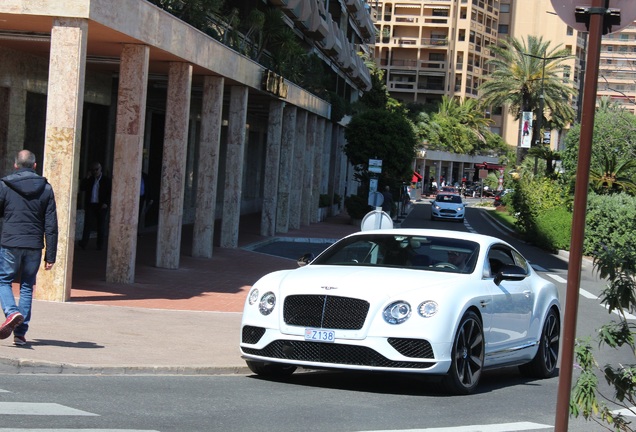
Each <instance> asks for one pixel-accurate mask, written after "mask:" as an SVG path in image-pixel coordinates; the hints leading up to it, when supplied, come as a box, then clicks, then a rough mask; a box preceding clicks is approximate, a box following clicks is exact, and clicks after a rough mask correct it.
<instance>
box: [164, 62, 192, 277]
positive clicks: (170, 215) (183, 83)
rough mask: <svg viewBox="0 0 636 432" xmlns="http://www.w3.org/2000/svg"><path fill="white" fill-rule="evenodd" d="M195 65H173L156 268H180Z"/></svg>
mask: <svg viewBox="0 0 636 432" xmlns="http://www.w3.org/2000/svg"><path fill="white" fill-rule="evenodd" d="M191 87H192V65H190V64H187V63H177V62H173V63H170V67H169V70H168V96H167V103H166V124H165V132H164V141H163V159H162V165H161V188H160V194H159V224H158V226H157V257H156V265H157V267H161V268H170V269H176V268H179V254H180V251H181V223H182V219H183V194H184V188H185V166H186V155H187V150H188V123H189V117H190V91H191Z"/></svg>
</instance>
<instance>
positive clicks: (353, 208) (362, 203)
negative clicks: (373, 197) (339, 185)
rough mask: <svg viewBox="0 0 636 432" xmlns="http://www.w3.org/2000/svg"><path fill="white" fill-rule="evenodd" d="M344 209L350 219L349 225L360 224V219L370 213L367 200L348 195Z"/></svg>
mask: <svg viewBox="0 0 636 432" xmlns="http://www.w3.org/2000/svg"><path fill="white" fill-rule="evenodd" d="M345 208H346V209H347V214H349V216H350V217H351V223H352V224H354V225H357V224H360V222H362V218H364V216H365V215H366V214H367V213H369V211H371V207H370V206H369V203H368V202H367V200H366V199H365V198H364V197H361V196H359V195H349V196H348V197H347V198H345Z"/></svg>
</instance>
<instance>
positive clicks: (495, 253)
mask: <svg viewBox="0 0 636 432" xmlns="http://www.w3.org/2000/svg"><path fill="white" fill-rule="evenodd" d="M514 264H515V260H514V258H513V256H512V251H511V250H510V249H508V248H503V247H499V246H495V247H492V248H491V249H490V250H489V251H488V259H487V260H486V263H485V264H484V265H485V267H486V268H485V269H484V275H486V277H494V276H495V275H496V274H497V273H499V272H500V271H501V268H502V267H503V266H504V265H514Z"/></svg>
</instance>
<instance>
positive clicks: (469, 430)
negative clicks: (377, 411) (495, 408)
mask: <svg viewBox="0 0 636 432" xmlns="http://www.w3.org/2000/svg"><path fill="white" fill-rule="evenodd" d="M552 428H553V426H549V425H544V424H539V423H531V422H518V423H500V424H489V425H470V426H454V427H439V428H427V429H403V430H395V429H391V430H374V431H365V432H517V431H527V430H536V429H552Z"/></svg>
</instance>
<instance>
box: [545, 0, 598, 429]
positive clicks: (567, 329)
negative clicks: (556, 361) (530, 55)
mask: <svg viewBox="0 0 636 432" xmlns="http://www.w3.org/2000/svg"><path fill="white" fill-rule="evenodd" d="M608 2H609V0H605V1H604V0H593V1H592V7H591V8H590V9H589V10H588V14H589V15H590V24H589V43H588V51H587V64H586V67H585V84H584V86H583V114H582V118H581V137H580V139H579V160H578V165H577V169H576V186H575V189H574V212H573V216H572V240H571V241H570V258H569V261H568V279H567V289H566V296H565V314H564V319H563V341H562V342H563V343H562V344H561V348H562V351H561V368H560V371H559V387H558V391H557V406H556V418H555V427H554V430H555V432H566V431H567V430H568V420H569V406H570V394H571V391H572V369H573V365H574V343H575V338H576V319H577V313H578V308H579V285H580V282H581V262H582V259H583V239H584V237H585V213H586V207H587V192H588V186H589V181H590V160H591V157H592V136H593V133H594V114H595V111H596V90H597V87H598V67H599V58H600V53H601V37H602V35H603V16H604V14H605V13H606V12H607V7H608ZM604 4H605V7H603V5H604Z"/></svg>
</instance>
